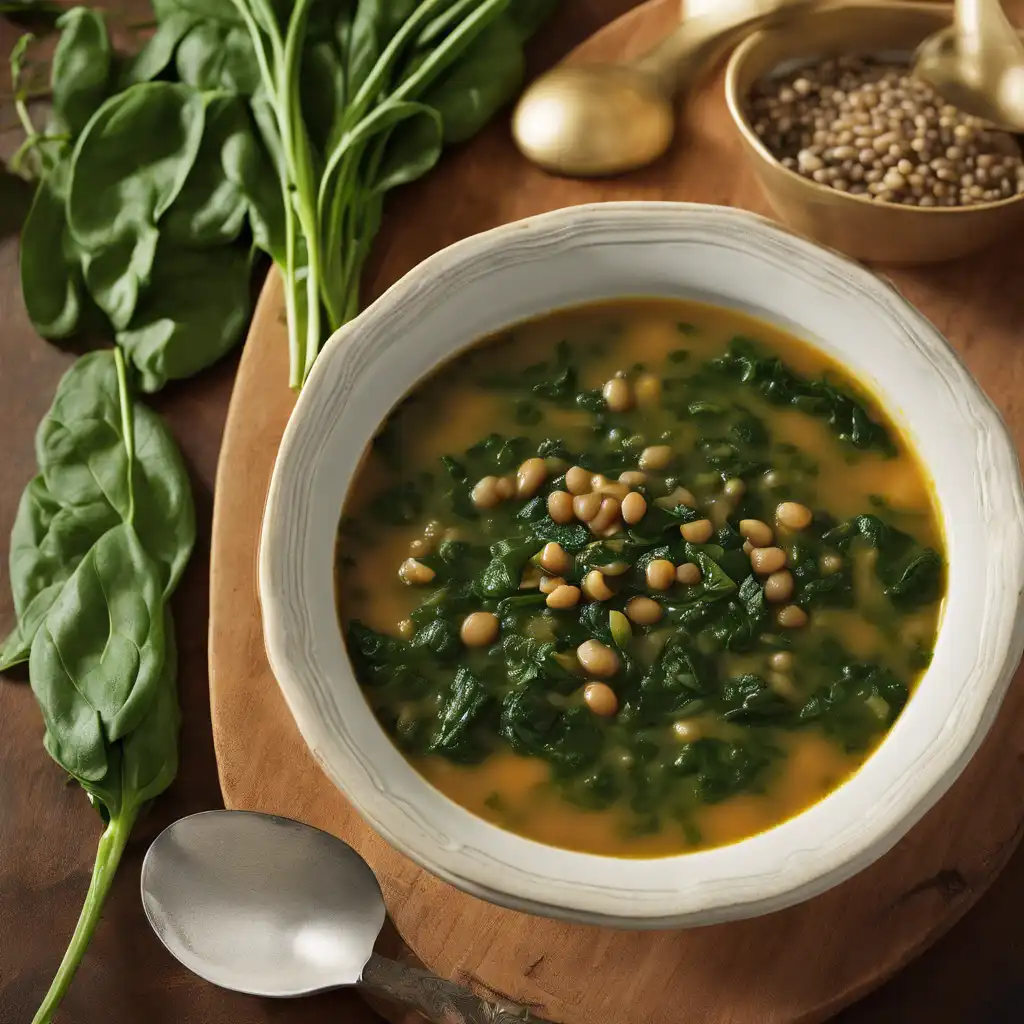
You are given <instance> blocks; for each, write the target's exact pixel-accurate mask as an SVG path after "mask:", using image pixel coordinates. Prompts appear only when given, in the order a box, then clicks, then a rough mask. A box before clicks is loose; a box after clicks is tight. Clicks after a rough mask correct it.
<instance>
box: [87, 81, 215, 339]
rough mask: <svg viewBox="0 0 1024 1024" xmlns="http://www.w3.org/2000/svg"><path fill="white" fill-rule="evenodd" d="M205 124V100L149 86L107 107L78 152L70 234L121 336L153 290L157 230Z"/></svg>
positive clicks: (164, 85) (171, 87)
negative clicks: (144, 291) (142, 297)
mask: <svg viewBox="0 0 1024 1024" xmlns="http://www.w3.org/2000/svg"><path fill="white" fill-rule="evenodd" d="M204 117H205V104H204V102H203V99H202V97H201V96H200V94H199V93H197V92H195V91H193V90H191V89H189V88H188V87H187V86H183V85H176V84H172V83H168V82H145V83H142V84H139V85H134V86H132V87H131V88H130V89H127V90H125V91H124V92H122V93H118V94H117V95H115V96H112V97H111V98H110V99H109V100H107V101H106V103H104V104H103V106H102V107H100V109H99V110H98V111H97V112H96V114H95V115H94V116H93V118H92V119H91V120H90V121H89V124H88V125H87V127H86V129H85V131H84V132H83V134H82V136H81V138H80V139H79V140H78V144H77V145H76V147H75V152H74V155H73V156H72V165H71V172H70V181H69V185H68V199H67V215H68V226H69V228H70V231H71V236H72V238H73V239H74V241H75V244H76V245H77V246H78V247H79V248H80V249H81V250H83V252H84V260H83V265H84V269H85V280H86V284H87V286H88V288H89V291H90V293H91V294H92V296H93V298H94V299H95V301H96V303H97V305H98V306H99V307H100V308H101V309H102V310H103V311H104V312H105V313H106V314H107V316H108V317H109V318H110V321H111V323H113V325H114V326H115V327H116V328H119V329H121V328H124V327H125V326H127V324H128V322H129V321H130V319H131V317H132V314H133V313H134V311H135V307H136V305H137V303H138V299H139V293H140V291H141V290H142V289H143V288H144V287H145V286H146V285H147V284H148V282H149V278H150V272H151V270H152V266H153V259H154V257H155V255H156V248H157V240H158V238H159V230H158V228H157V223H158V221H159V220H160V219H161V218H162V217H163V215H164V214H165V213H166V212H167V211H168V210H169V209H170V207H171V204H172V203H173V202H174V200H175V199H176V198H177V196H178V194H179V193H180V192H181V189H182V187H183V186H184V184H185V181H186V179H187V177H188V174H189V172H190V171H191V169H192V165H193V163H194V162H195V159H196V154H197V153H198V151H199V145H200V142H201V141H202V136H203V124H204Z"/></svg>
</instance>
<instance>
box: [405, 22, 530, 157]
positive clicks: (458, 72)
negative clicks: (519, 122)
mask: <svg viewBox="0 0 1024 1024" xmlns="http://www.w3.org/2000/svg"><path fill="white" fill-rule="evenodd" d="M513 6H514V5H513ZM521 39H522V36H521V29H520V27H519V26H517V25H515V24H514V23H513V22H512V21H511V20H510V19H508V18H498V19H497V20H496V21H494V22H492V23H491V24H490V25H489V26H488V27H487V28H486V29H484V31H483V32H481V33H480V35H478V36H477V37H476V39H475V40H474V41H473V43H472V44H471V45H470V46H469V47H467V49H466V51H465V53H463V55H462V58H461V60H459V62H458V63H456V64H455V65H453V66H452V67H451V69H450V70H449V71H448V72H447V73H446V74H445V75H444V76H442V77H441V78H440V79H439V80H438V81H437V82H436V83H435V84H434V85H432V86H431V87H430V88H429V89H427V91H426V92H425V93H424V95H423V101H424V103H426V104H428V105H429V106H431V107H433V108H435V109H436V110H437V111H438V113H439V114H440V116H441V122H442V123H443V125H444V141H445V142H448V143H452V142H464V141H465V140H466V139H469V138H472V137H473V136H474V135H476V133H477V132H478V131H479V130H480V129H481V128H482V127H483V126H484V125H485V124H487V122H488V121H489V120H490V119H491V118H492V117H493V116H494V115H495V114H496V113H497V112H498V110H500V109H501V107H503V106H504V105H505V104H506V103H507V102H508V101H509V100H510V99H511V98H512V97H513V96H514V95H515V92H516V90H517V89H518V87H519V83H520V82H521V81H522V80H523V71H524V67H523V50H522V44H521Z"/></svg>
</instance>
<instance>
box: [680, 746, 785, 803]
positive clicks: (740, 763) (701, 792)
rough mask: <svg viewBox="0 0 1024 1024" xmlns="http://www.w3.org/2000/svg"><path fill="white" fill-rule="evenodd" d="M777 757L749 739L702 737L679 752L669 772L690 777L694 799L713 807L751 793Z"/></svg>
mask: <svg viewBox="0 0 1024 1024" xmlns="http://www.w3.org/2000/svg"><path fill="white" fill-rule="evenodd" d="M778 755H779V751H778V750H776V749H774V748H773V747H772V746H771V745H770V744H766V743H764V742H763V741H758V739H757V738H756V737H755V736H753V735H751V736H750V738H749V739H748V741H747V742H746V743H738V742H731V741H729V740H723V739H717V738H713V737H705V738H703V739H699V740H695V741H694V742H692V743H686V744H684V745H683V746H682V747H681V748H680V751H679V753H678V754H677V755H676V759H675V761H674V762H673V771H674V772H675V773H676V774H677V775H679V776H682V777H684V778H686V777H692V778H693V779H694V782H695V784H696V787H697V796H698V798H699V799H700V800H701V801H703V802H704V803H708V804H715V803H720V802H721V801H722V800H726V799H728V798H729V797H730V796H734V795H735V794H737V793H743V792H746V791H749V790H751V789H754V788H755V787H756V786H757V784H758V781H759V779H761V778H762V776H763V773H764V772H765V770H766V769H767V768H768V766H769V765H770V764H771V762H772V760H773V759H774V758H775V757H778Z"/></svg>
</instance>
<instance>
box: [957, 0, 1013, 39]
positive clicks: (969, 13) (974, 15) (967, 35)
mask: <svg viewBox="0 0 1024 1024" xmlns="http://www.w3.org/2000/svg"><path fill="white" fill-rule="evenodd" d="M953 22H954V24H955V25H956V34H957V44H958V45H959V47H960V48H961V49H968V50H972V51H973V50H982V49H985V48H987V47H992V46H1005V45H1006V43H1007V41H1011V42H1014V41H1016V39H1017V30H1016V29H1015V28H1014V27H1013V26H1012V25H1011V24H1010V19H1009V18H1007V16H1006V12H1005V11H1004V10H1003V5H1002V4H1001V3H1000V0H955V3H954V7H953Z"/></svg>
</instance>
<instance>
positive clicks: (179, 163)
mask: <svg viewBox="0 0 1024 1024" xmlns="http://www.w3.org/2000/svg"><path fill="white" fill-rule="evenodd" d="M57 24H58V27H59V28H60V31H61V35H60V38H59V40H58V43H57V47H56V50H55V53H54V58H53V65H52V69H51V78H52V90H53V116H52V119H51V121H50V123H49V125H48V126H47V127H46V128H45V130H43V131H37V129H36V128H35V126H34V125H33V123H32V121H31V118H30V116H29V113H28V110H27V107H26V106H25V105H24V104H23V103H22V104H21V105H20V108H19V109H20V112H21V114H22V120H23V122H24V125H25V130H26V133H27V140H26V143H27V145H28V146H29V147H31V148H32V149H33V150H34V152H35V154H36V155H37V160H36V164H37V167H38V170H39V174H40V182H39V185H38V188H37V192H36V196H35V201H34V203H33V206H32V209H31V211H30V213H29V216H28V219H27V220H26V222H25V226H24V229H23V232H22V239H21V281H22V293H23V295H24V299H25V305H26V308H27V310H28V313H29V316H30V317H31V319H32V322H33V324H34V325H35V327H36V329H37V330H38V331H39V332H40V334H42V335H44V336H45V337H48V338H54V339H61V338H67V337H70V336H72V335H74V334H77V333H81V332H90V331H96V330H97V329H99V331H100V333H103V334H108V335H109V334H113V336H114V337H115V339H116V340H117V342H118V344H119V345H121V346H122V348H123V349H124V350H125V352H126V354H127V355H128V356H129V358H130V359H131V361H132V362H133V363H134V364H135V367H136V369H137V370H138V373H139V377H140V380H141V384H142V387H143V389H144V390H146V391H155V390H157V389H158V388H160V387H162V386H163V385H164V384H165V383H166V382H167V381H168V380H173V379H180V378H183V377H189V376H192V375H193V374H195V373H197V372H199V371H200V370H202V369H204V368H205V367H207V366H209V365H210V364H211V363H213V362H215V361H216V360H217V359H219V358H220V357H221V356H222V355H223V354H224V353H225V352H226V351H227V350H228V349H229V348H231V347H232V346H233V345H234V344H235V342H236V341H237V340H238V339H239V337H240V336H241V334H242V331H243V330H244V328H245V325H246V324H247V323H248V319H249V312H250V305H251V298H250V276H251V266H252V260H251V238H250V232H249V215H250V212H251V208H252V202H251V200H250V199H249V198H248V196H247V195H246V193H245V191H244V187H243V186H244V185H245V184H251V183H252V182H253V181H254V180H256V179H258V178H259V177H260V175H262V176H263V177H264V178H266V177H269V176H270V175H271V174H272V170H271V168H270V165H269V162H268V160H267V157H266V154H265V153H264V152H263V150H262V148H261V146H260V144H259V142H258V140H257V138H256V134H255V127H254V125H253V124H252V123H251V118H250V115H249V111H248V106H247V103H246V102H245V100H244V99H242V98H241V97H238V96H234V95H230V94H227V93H217V92H202V91H200V90H198V89H195V88H193V87H192V86H190V85H188V84H185V83H181V82H173V81H155V82H138V83H135V82H133V81H132V71H131V68H130V67H128V66H126V62H125V60H124V59H123V58H122V57H121V56H120V55H118V54H116V53H115V52H114V51H113V48H112V46H111V43H110V40H109V37H108V33H107V27H106V23H105V21H104V19H103V16H102V15H101V14H100V13H98V12H96V11H93V10H91V9H88V8H84V7H76V8H73V9H72V10H70V11H68V12H67V13H66V14H64V15H63V16H62V17H61V18H60V19H58V22H57ZM29 38H30V37H28V36H23V37H22V40H21V41H20V42H22V43H24V42H25V41H26V40H28V39H29ZM19 50H23V47H20V48H19ZM21 57H22V53H21V52H19V53H16V55H15V58H14V60H13V62H12V70H13V76H14V79H15V84H16V86H17V83H18V81H19V79H20V69H21V64H20V62H21ZM126 83H127V87H125V84H126Z"/></svg>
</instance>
